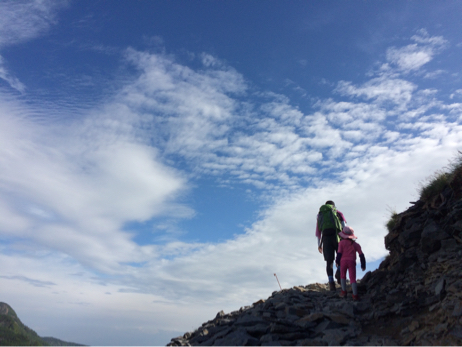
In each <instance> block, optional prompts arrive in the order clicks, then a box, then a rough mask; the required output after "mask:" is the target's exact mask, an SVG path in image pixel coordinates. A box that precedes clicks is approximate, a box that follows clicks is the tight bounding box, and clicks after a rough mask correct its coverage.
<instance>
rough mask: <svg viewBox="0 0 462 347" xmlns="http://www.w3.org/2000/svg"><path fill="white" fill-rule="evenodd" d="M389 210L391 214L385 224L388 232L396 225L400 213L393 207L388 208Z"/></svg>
mask: <svg viewBox="0 0 462 347" xmlns="http://www.w3.org/2000/svg"><path fill="white" fill-rule="evenodd" d="M388 211H389V212H390V214H391V216H390V219H389V220H388V222H387V223H386V224H385V226H386V227H387V229H388V232H391V231H392V230H393V229H394V227H395V226H396V223H397V222H398V213H397V212H396V210H395V209H392V208H390V207H389V208H388Z"/></svg>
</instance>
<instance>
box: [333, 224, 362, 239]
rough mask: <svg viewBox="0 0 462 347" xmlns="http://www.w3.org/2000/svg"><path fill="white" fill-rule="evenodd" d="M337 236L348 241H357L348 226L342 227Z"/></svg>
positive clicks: (353, 232)
mask: <svg viewBox="0 0 462 347" xmlns="http://www.w3.org/2000/svg"><path fill="white" fill-rule="evenodd" d="M338 236H340V237H341V238H342V239H350V240H356V239H357V237H356V236H355V231H354V230H353V228H352V227H350V226H348V225H346V226H344V227H343V230H342V231H341V232H339V233H338Z"/></svg>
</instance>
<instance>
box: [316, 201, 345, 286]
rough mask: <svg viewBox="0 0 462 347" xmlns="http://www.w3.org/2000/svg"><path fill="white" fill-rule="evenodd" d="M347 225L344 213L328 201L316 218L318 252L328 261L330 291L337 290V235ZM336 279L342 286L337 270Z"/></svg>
mask: <svg viewBox="0 0 462 347" xmlns="http://www.w3.org/2000/svg"><path fill="white" fill-rule="evenodd" d="M345 225H346V220H345V217H344V216H343V213H342V212H340V211H338V210H337V209H336V208H335V203H334V202H333V201H332V200H328V201H326V203H325V204H324V205H322V206H321V207H320V208H319V213H318V216H317V218H316V237H317V238H318V251H319V253H322V254H324V260H325V261H326V272H327V277H328V278H329V289H330V290H332V291H334V290H335V282H334V260H335V253H336V252H337V249H338V236H337V234H338V233H339V232H340V231H342V229H343V227H344V226H345ZM336 277H338V281H339V284H340V271H339V270H338V269H337V273H336Z"/></svg>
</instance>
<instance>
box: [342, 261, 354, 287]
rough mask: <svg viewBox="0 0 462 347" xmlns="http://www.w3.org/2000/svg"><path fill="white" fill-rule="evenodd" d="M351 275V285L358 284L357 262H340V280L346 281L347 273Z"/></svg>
mask: <svg viewBox="0 0 462 347" xmlns="http://www.w3.org/2000/svg"><path fill="white" fill-rule="evenodd" d="M347 270H348V274H349V275H350V283H356V261H354V260H348V259H345V260H343V259H342V260H341V261H340V278H341V279H345V280H346V273H347Z"/></svg>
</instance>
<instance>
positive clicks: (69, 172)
mask: <svg viewBox="0 0 462 347" xmlns="http://www.w3.org/2000/svg"><path fill="white" fill-rule="evenodd" d="M461 10H462V4H461V3H459V2H453V1H440V2H435V1H419V2H416V1H387V2H385V1H353V2H340V1H334V2H325V1H290V2H286V1H252V2H248V1H130V2H128V1H83V0H82V1H78V2H77V1H47V0H41V1H38V0H37V1H2V2H1V3H0V262H1V264H2V272H1V274H0V294H1V295H0V296H1V301H4V302H7V303H9V304H10V305H12V306H13V308H14V309H15V310H16V312H17V313H18V315H19V316H20V318H21V319H22V320H23V321H24V323H25V324H27V325H28V326H30V327H32V328H33V329H34V330H36V331H37V332H38V333H39V334H40V335H42V336H50V335H51V336H55V337H58V338H61V339H64V340H68V341H75V342H79V343H84V344H89V345H108V344H109V345H147V344H151V345H152V344H155V345H162V344H166V343H167V342H168V341H169V340H170V338H172V337H176V336H178V335H179V334H182V333H184V332H186V331H190V330H193V329H195V328H197V327H198V326H200V325H201V324H202V322H204V321H207V320H209V319H211V318H213V317H215V315H216V313H217V312H219V311H220V310H224V311H225V312H230V311H234V310H237V309H239V308H240V307H241V306H244V305H249V304H251V303H252V302H255V301H257V300H259V299H262V298H263V299H265V298H267V297H268V296H270V295H271V293H272V292H273V291H274V290H277V289H278V284H277V282H276V280H275V278H274V275H273V274H274V273H277V275H278V278H279V281H280V282H281V285H282V286H283V287H285V288H289V287H293V286H295V285H300V284H302V285H306V284H309V283H313V282H326V275H325V265H324V262H323V259H322V256H321V255H320V254H319V253H318V252H317V249H316V239H315V237H314V227H315V217H316V213H317V210H318V208H319V206H320V205H321V204H322V203H323V202H325V201H326V200H328V199H332V200H334V201H335V202H336V204H337V206H338V208H339V209H340V210H341V211H342V212H343V213H344V214H345V216H346V219H347V221H348V224H349V225H351V226H352V227H353V228H354V229H355V231H356V233H357V235H358V237H359V239H358V242H359V243H360V244H361V246H362V248H363V251H364V253H365V255H366V259H367V261H368V270H373V269H374V268H376V267H377V266H378V264H379V262H380V260H381V259H382V258H383V257H384V256H385V255H386V254H387V252H386V250H385V249H384V245H383V237H384V236H385V235H386V229H385V227H384V224H385V223H386V222H387V220H388V218H389V216H390V210H396V211H397V212H401V211H403V210H404V209H406V208H407V207H408V206H409V202H410V201H414V200H416V199H417V198H418V187H419V184H421V183H422V182H425V180H426V179H427V178H428V177H429V176H430V175H431V174H432V173H433V172H434V171H436V170H438V169H441V168H443V167H444V166H445V165H447V164H448V161H449V160H450V159H451V158H453V157H454V156H455V155H456V153H457V151H458V150H461V148H462V74H461V62H462V59H461V51H462V37H461V33H462V24H461V22H460V19H459V17H460V16H459V14H460V13H461ZM362 275H363V273H360V276H362Z"/></svg>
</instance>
